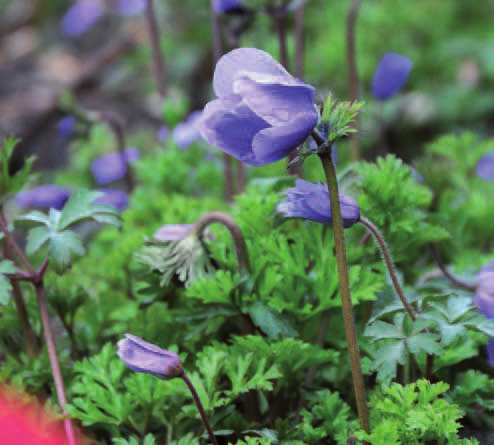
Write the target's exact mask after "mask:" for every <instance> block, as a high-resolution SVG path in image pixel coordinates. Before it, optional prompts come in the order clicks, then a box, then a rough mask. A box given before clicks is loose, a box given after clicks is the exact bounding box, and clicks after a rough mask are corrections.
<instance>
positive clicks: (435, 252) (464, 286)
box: [431, 245, 475, 292]
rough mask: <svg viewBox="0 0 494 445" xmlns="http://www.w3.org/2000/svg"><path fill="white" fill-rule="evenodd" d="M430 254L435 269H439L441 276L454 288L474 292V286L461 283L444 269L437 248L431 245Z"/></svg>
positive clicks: (461, 281)
mask: <svg viewBox="0 0 494 445" xmlns="http://www.w3.org/2000/svg"><path fill="white" fill-rule="evenodd" d="M431 253H432V257H433V258H434V261H435V262H436V264H437V267H439V270H440V271H441V272H442V274H443V275H444V276H445V277H446V278H447V279H448V280H449V281H451V283H452V284H453V285H454V286H456V287H459V288H461V289H465V290H468V291H471V292H473V291H475V285H474V284H472V283H467V282H466V281H463V280H462V279H461V278H458V277H457V276H455V275H454V274H452V273H451V272H450V271H449V270H448V268H447V267H446V265H445V264H444V263H443V262H442V260H441V256H440V254H439V250H438V249H437V247H436V246H435V245H431Z"/></svg>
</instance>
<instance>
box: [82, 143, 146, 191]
mask: <svg viewBox="0 0 494 445" xmlns="http://www.w3.org/2000/svg"><path fill="white" fill-rule="evenodd" d="M137 159H139V151H138V150H137V149H136V148H127V149H126V150H125V151H124V153H123V154H122V153H120V152H119V151H115V152H112V153H107V154H105V155H103V156H100V157H99V158H96V159H95V160H94V161H93V162H92V163H91V173H92V174H93V177H94V179H95V181H96V183H97V184H99V185H107V184H110V183H112V182H115V181H118V180H120V179H122V178H123V177H124V176H125V175H126V173H127V168H128V164H131V163H133V162H135V161H136V160H137Z"/></svg>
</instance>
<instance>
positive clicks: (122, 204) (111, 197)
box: [96, 189, 129, 212]
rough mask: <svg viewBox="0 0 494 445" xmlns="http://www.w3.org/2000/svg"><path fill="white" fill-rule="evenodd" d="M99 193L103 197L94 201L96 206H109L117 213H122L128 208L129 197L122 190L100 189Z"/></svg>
mask: <svg viewBox="0 0 494 445" xmlns="http://www.w3.org/2000/svg"><path fill="white" fill-rule="evenodd" d="M100 192H102V193H104V195H103V196H100V197H99V198H98V199H96V203H97V204H104V205H108V206H111V207H113V208H115V209H116V210H118V211H119V212H123V211H124V210H125V209H126V208H127V207H128V206H129V195H127V193H125V192H123V191H122V190H115V189H102V190H100Z"/></svg>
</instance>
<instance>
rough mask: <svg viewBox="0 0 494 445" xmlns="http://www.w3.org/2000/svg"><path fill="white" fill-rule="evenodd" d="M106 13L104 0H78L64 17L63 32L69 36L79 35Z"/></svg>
mask: <svg viewBox="0 0 494 445" xmlns="http://www.w3.org/2000/svg"><path fill="white" fill-rule="evenodd" d="M104 13H105V2H104V0H76V1H75V2H74V4H73V5H72V6H71V7H70V8H69V10H68V11H67V12H66V13H65V15H64V16H63V18H62V22H61V27H62V32H63V33H64V34H65V35H66V36H69V37H78V36H80V35H81V34H84V33H85V32H86V31H88V30H89V29H90V28H91V27H92V26H94V25H95V24H96V22H97V21H98V20H99V19H100V18H101V17H102V16H103V15H104Z"/></svg>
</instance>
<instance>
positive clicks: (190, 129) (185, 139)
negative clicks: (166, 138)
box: [172, 111, 202, 150]
mask: <svg viewBox="0 0 494 445" xmlns="http://www.w3.org/2000/svg"><path fill="white" fill-rule="evenodd" d="M201 116H202V112H201V111H193V112H192V113H190V114H189V115H188V116H187V118H186V119H185V120H184V121H183V122H181V123H179V124H178V125H177V126H176V127H175V128H174V129H173V132H172V139H173V142H175V144H176V145H177V146H178V147H179V148H181V149H183V150H185V149H186V148H188V147H189V145H191V144H192V143H193V142H195V141H196V140H197V139H199V137H200V133H199V128H198V124H199V121H200V119H201Z"/></svg>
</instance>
